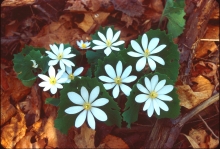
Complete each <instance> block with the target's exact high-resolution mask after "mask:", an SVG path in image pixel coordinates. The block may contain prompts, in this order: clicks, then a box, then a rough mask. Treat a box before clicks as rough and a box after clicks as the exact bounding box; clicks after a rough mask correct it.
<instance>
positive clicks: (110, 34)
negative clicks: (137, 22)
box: [106, 28, 113, 41]
mask: <svg viewBox="0 0 220 149" xmlns="http://www.w3.org/2000/svg"><path fill="white" fill-rule="evenodd" d="M106 37H107V40H110V41H112V38H113V31H112V29H111V28H108V29H107V32H106Z"/></svg>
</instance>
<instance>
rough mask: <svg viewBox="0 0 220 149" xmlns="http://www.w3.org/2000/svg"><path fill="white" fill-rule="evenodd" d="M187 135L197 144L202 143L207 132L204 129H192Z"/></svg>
mask: <svg viewBox="0 0 220 149" xmlns="http://www.w3.org/2000/svg"><path fill="white" fill-rule="evenodd" d="M189 136H190V137H191V138H192V139H193V140H194V141H195V142H196V143H197V144H198V145H200V143H204V142H205V139H206V136H207V133H206V131H205V130H202V129H192V130H190V132H189Z"/></svg>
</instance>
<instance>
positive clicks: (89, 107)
mask: <svg viewBox="0 0 220 149" xmlns="http://www.w3.org/2000/svg"><path fill="white" fill-rule="evenodd" d="M83 108H84V109H85V110H90V109H91V104H90V103H88V102H86V103H84V104H83Z"/></svg>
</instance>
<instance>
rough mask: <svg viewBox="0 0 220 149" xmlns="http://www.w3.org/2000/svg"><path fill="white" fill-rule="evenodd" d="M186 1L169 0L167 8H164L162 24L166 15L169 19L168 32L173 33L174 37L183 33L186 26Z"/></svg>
mask: <svg viewBox="0 0 220 149" xmlns="http://www.w3.org/2000/svg"><path fill="white" fill-rule="evenodd" d="M184 7H185V1H184V0H175V1H174V0H167V1H166V5H165V8H164V10H163V13H162V16H161V19H160V24H161V22H162V21H163V19H164V17H166V18H167V19H168V23H167V29H168V33H170V34H172V36H173V38H175V37H177V36H179V35H180V34H182V32H183V30H184V26H185V22H186V21H185V19H184V18H183V17H184V16H185V14H186V13H185V12H184Z"/></svg>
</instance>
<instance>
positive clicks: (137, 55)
mask: <svg viewBox="0 0 220 149" xmlns="http://www.w3.org/2000/svg"><path fill="white" fill-rule="evenodd" d="M127 54H128V55H130V56H131V57H141V56H143V54H140V53H136V52H133V51H130V52H128V53H127Z"/></svg>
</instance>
